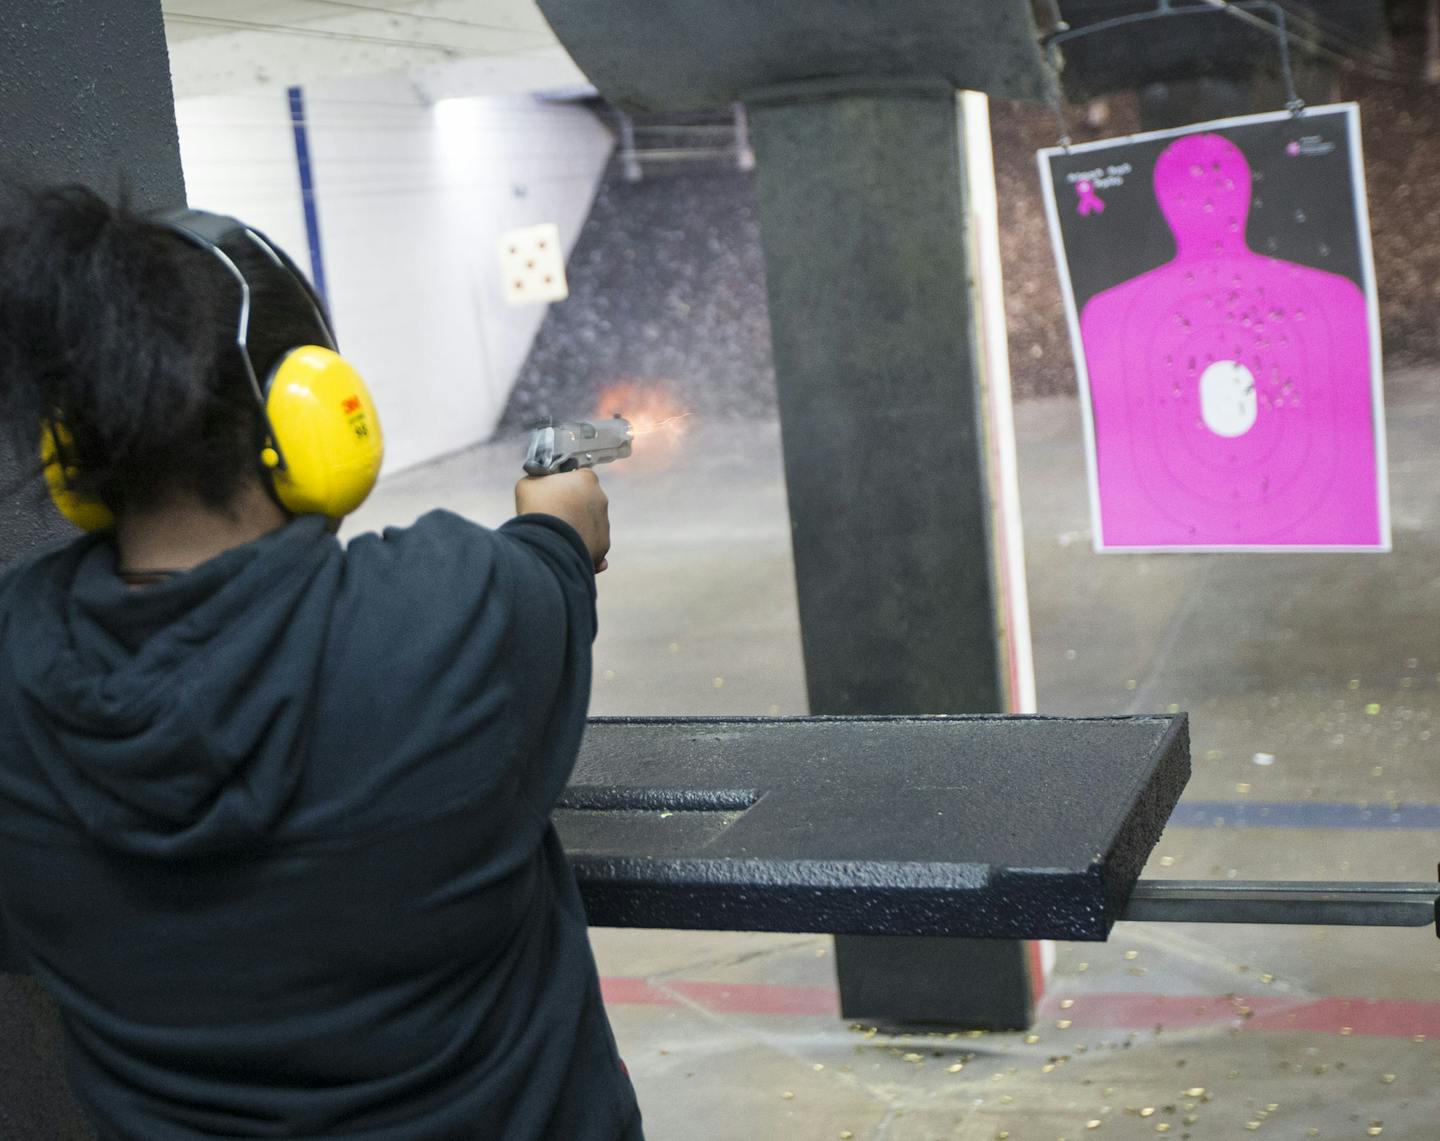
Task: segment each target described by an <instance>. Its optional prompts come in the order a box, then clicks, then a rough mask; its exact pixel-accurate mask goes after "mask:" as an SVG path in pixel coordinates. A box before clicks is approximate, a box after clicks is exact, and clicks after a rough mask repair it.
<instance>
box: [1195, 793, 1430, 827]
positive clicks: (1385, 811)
mask: <svg viewBox="0 0 1440 1141" xmlns="http://www.w3.org/2000/svg"><path fill="white" fill-rule="evenodd" d="M1170 824H1171V826H1172V827H1176V828H1359V829H1364V828H1434V829H1440V804H1401V805H1397V806H1396V807H1393V808H1392V807H1391V806H1390V805H1388V804H1373V803H1372V804H1325V803H1319V802H1316V801H1310V800H1279V801H1269V802H1266V801H1263V800H1255V801H1233V800H1182V801H1181V802H1180V803H1179V805H1177V806H1176V808H1175V811H1174V812H1173V813H1171V815H1170Z"/></svg>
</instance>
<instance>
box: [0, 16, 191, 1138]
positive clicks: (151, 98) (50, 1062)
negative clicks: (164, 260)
mask: <svg viewBox="0 0 1440 1141" xmlns="http://www.w3.org/2000/svg"><path fill="white" fill-rule="evenodd" d="M0 59H3V60H4V61H5V62H4V64H3V66H0V178H3V180H4V181H3V183H0V215H3V213H4V211H5V210H7V209H8V208H10V203H11V201H12V200H10V199H8V198H7V197H6V195H7V194H8V193H9V192H10V191H11V188H12V187H15V186H19V187H39V186H46V185H51V184H55V183H67V182H79V183H84V184H85V185H87V186H90V187H92V188H93V189H95V190H98V191H99V192H100V193H102V194H104V195H106V196H109V197H114V196H116V195H119V194H122V193H123V194H124V195H125V196H126V197H127V198H128V200H129V201H130V203H131V204H132V205H134V206H136V207H140V208H149V207H162V206H174V205H183V204H184V201H185V182H184V178H183V176H182V174H181V171H180V146H179V141H178V138H177V136H176V132H175V104H174V99H173V97H172V95H171V90H170V58H169V54H168V52H167V50H166V47H165V29H164V25H163V23H162V22H161V16H160V0H125V2H124V3H120V4H108V3H107V4H96V3H94V2H93V0H0ZM68 533H69V527H68V525H67V524H65V523H64V522H63V521H62V520H61V519H60V517H59V515H58V514H57V513H56V512H55V510H54V509H53V508H52V507H51V506H50V502H49V499H48V497H47V496H46V494H45V491H44V488H43V486H42V485H41V482H40V480H39V467H38V463H37V462H36V457H35V456H34V454H33V453H31V452H28V451H25V452H22V454H20V455H14V454H12V453H11V452H10V450H9V448H8V447H7V446H3V445H0V568H3V567H4V566H5V564H7V563H9V562H10V561H12V560H13V559H14V558H15V557H16V556H18V555H20V554H22V553H23V552H25V551H26V550H28V549H29V548H31V547H33V546H35V545H36V544H37V543H41V542H45V541H47V540H50V539H55V538H59V537H61V536H63V535H65V534H68ZM5 959H6V957H5V948H4V932H3V929H0V969H9V970H13V969H15V968H16V967H17V966H18V964H16V963H14V962H9V961H5ZM0 1052H3V1054H4V1057H5V1058H6V1064H5V1065H4V1066H3V1067H0V1137H7V1138H9V1137H14V1138H20V1137H34V1138H42V1137H43V1138H45V1139H46V1141H71V1139H75V1141H79V1139H82V1138H89V1137H91V1136H93V1134H92V1132H91V1129H90V1127H89V1125H88V1124H87V1123H86V1122H85V1120H84V1118H83V1117H82V1115H81V1114H80V1111H79V1109H78V1107H77V1106H76V1105H75V1102H74V1100H73V1098H72V1097H71V1095H70V1092H69V1090H68V1088H67V1087H66V1084H65V1077H64V1071H63V1067H62V1062H61V1058H60V1032H59V1020H58V1017H57V1016H56V1014H55V1009H54V1006H53V1004H52V1003H51V1002H50V999H49V997H48V996H46V995H45V993H44V992H43V991H41V990H40V988H39V985H38V984H37V983H36V982H35V980H34V979H33V978H31V977H29V976H24V975H14V974H3V975H0Z"/></svg>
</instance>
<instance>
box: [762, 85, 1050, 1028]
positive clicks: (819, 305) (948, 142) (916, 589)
mask: <svg viewBox="0 0 1440 1141" xmlns="http://www.w3.org/2000/svg"><path fill="white" fill-rule="evenodd" d="M745 102H746V106H747V108H748V111H749V115H750V127H751V133H752V139H753V143H754V147H755V152H756V160H757V161H756V189H757V193H758V198H759V204H760V220H761V240H762V242H763V244H764V251H765V272H766V280H767V283H768V289H769V296H770V322H771V329H772V334H773V339H774V353H775V371H776V380H777V386H778V395H779V405H780V423H781V431H782V436H783V441H784V451H785V477H786V483H787V486H788V489H789V496H790V516H791V520H792V527H793V534H794V553H795V574H796V579H797V586H798V595H799V603H800V623H801V638H802V643H803V648H804V656H805V673H806V680H807V683H808V686H809V693H810V708H811V711H812V712H814V713H823V714H867V713H871V714H875V713H889V714H906V713H909V714H915V713H918V714H926V713H994V712H1000V711H1003V709H1004V705H1003V689H1004V675H1003V671H1002V658H1001V650H1000V639H999V631H998V628H997V621H998V615H997V603H996V596H995V588H994V583H993V582H992V574H993V570H992V567H993V564H992V559H991V555H990V536H989V534H988V531H989V519H990V508H989V504H988V500H987V485H986V478H985V471H984V468H983V464H984V447H983V441H982V432H983V425H982V418H981V411H980V407H979V397H978V392H979V387H978V384H977V369H978V367H979V365H978V356H977V354H978V344H979V337H978V332H977V328H976V314H975V312H974V308H973V305H972V290H971V275H972V272H973V271H972V266H971V264H970V254H969V251H968V250H967V248H966V245H967V240H966V233H967V226H966V221H967V215H966V211H967V205H968V204H967V203H966V201H965V198H964V181H963V179H962V170H961V148H960V143H961V135H960V132H961V129H962V124H961V121H960V118H959V114H958V108H957V99H956V92H955V89H954V87H953V85H952V84H950V83H947V82H944V81H934V82H931V81H927V80H895V81H883V80H882V81H871V82H861V81H856V80H849V81H846V82H845V83H843V84H833V85H832V84H828V83H823V82H822V83H793V84H787V85H784V86H781V87H777V88H773V89H767V90H763V91H760V92H752V93H749V94H748V95H747V96H746V99H745ZM877 763H883V758H877ZM836 951H837V970H838V973H839V979H840V988H841V1002H842V1007H843V1009H844V1013H845V1014H846V1015H847V1016H848V1017H858V1018H872V1019H880V1020H891V1021H897V1022H928V1023H945V1024H949V1025H965V1026H976V1027H994V1028H1000V1027H1020V1026H1026V1025H1028V1024H1029V1020H1030V1009H1031V994H1030V980H1029V971H1028V965H1029V964H1028V956H1027V954H1026V949H1025V947H1024V945H1023V944H1018V943H1011V942H995V943H982V944H974V943H968V942H966V941H963V940H953V939H898V938H884V937H869V936H867V937H854V936H846V937H842V938H838V939H837V940H836Z"/></svg>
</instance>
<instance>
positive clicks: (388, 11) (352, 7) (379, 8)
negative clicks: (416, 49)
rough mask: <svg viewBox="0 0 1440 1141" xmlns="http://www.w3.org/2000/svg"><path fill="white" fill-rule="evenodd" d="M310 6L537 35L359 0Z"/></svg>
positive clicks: (314, 0) (318, 0)
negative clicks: (362, 2) (365, 2)
mask: <svg viewBox="0 0 1440 1141" xmlns="http://www.w3.org/2000/svg"><path fill="white" fill-rule="evenodd" d="M305 2H306V3H308V4H319V5H323V6H324V7H326V8H345V9H348V10H349V11H352V12H369V13H371V14H372V15H375V16H394V17H396V18H398V19H401V20H431V21H433V22H435V23H440V24H453V25H455V26H457V27H461V28H475V29H476V30H478V31H484V32H509V33H512V34H514V35H536V34H539V30H538V29H535V28H515V27H511V26H508V25H506V24H487V23H484V22H483V21H481V20H466V19H462V18H461V17H459V16H439V15H436V14H435V13H433V12H412V11H407V10H405V9H401V8H386V7H384V6H383V5H379V4H361V3H358V0H305Z"/></svg>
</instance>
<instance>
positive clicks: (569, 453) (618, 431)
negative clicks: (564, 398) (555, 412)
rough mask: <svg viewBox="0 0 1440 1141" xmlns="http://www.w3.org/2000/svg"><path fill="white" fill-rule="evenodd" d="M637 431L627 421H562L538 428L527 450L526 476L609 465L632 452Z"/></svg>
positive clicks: (616, 418) (619, 418)
mask: <svg viewBox="0 0 1440 1141" xmlns="http://www.w3.org/2000/svg"><path fill="white" fill-rule="evenodd" d="M634 439H635V431H634V429H633V428H631V426H630V422H629V421H628V420H624V419H622V418H621V417H619V416H616V417H615V418H614V419H613V420H561V421H560V422H559V423H550V424H544V425H541V426H540V427H538V428H535V429H534V430H533V431H531V433H530V449H529V451H527V452H526V453H525V473H526V474H527V475H554V474H556V473H557V472H562V471H575V470H576V469H577V468H582V467H594V466H595V465H596V464H608V463H610V462H611V461H612V460H623V459H624V458H625V457H626V456H628V455H629V454H630V445H631V443H632V442H633V441H634Z"/></svg>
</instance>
